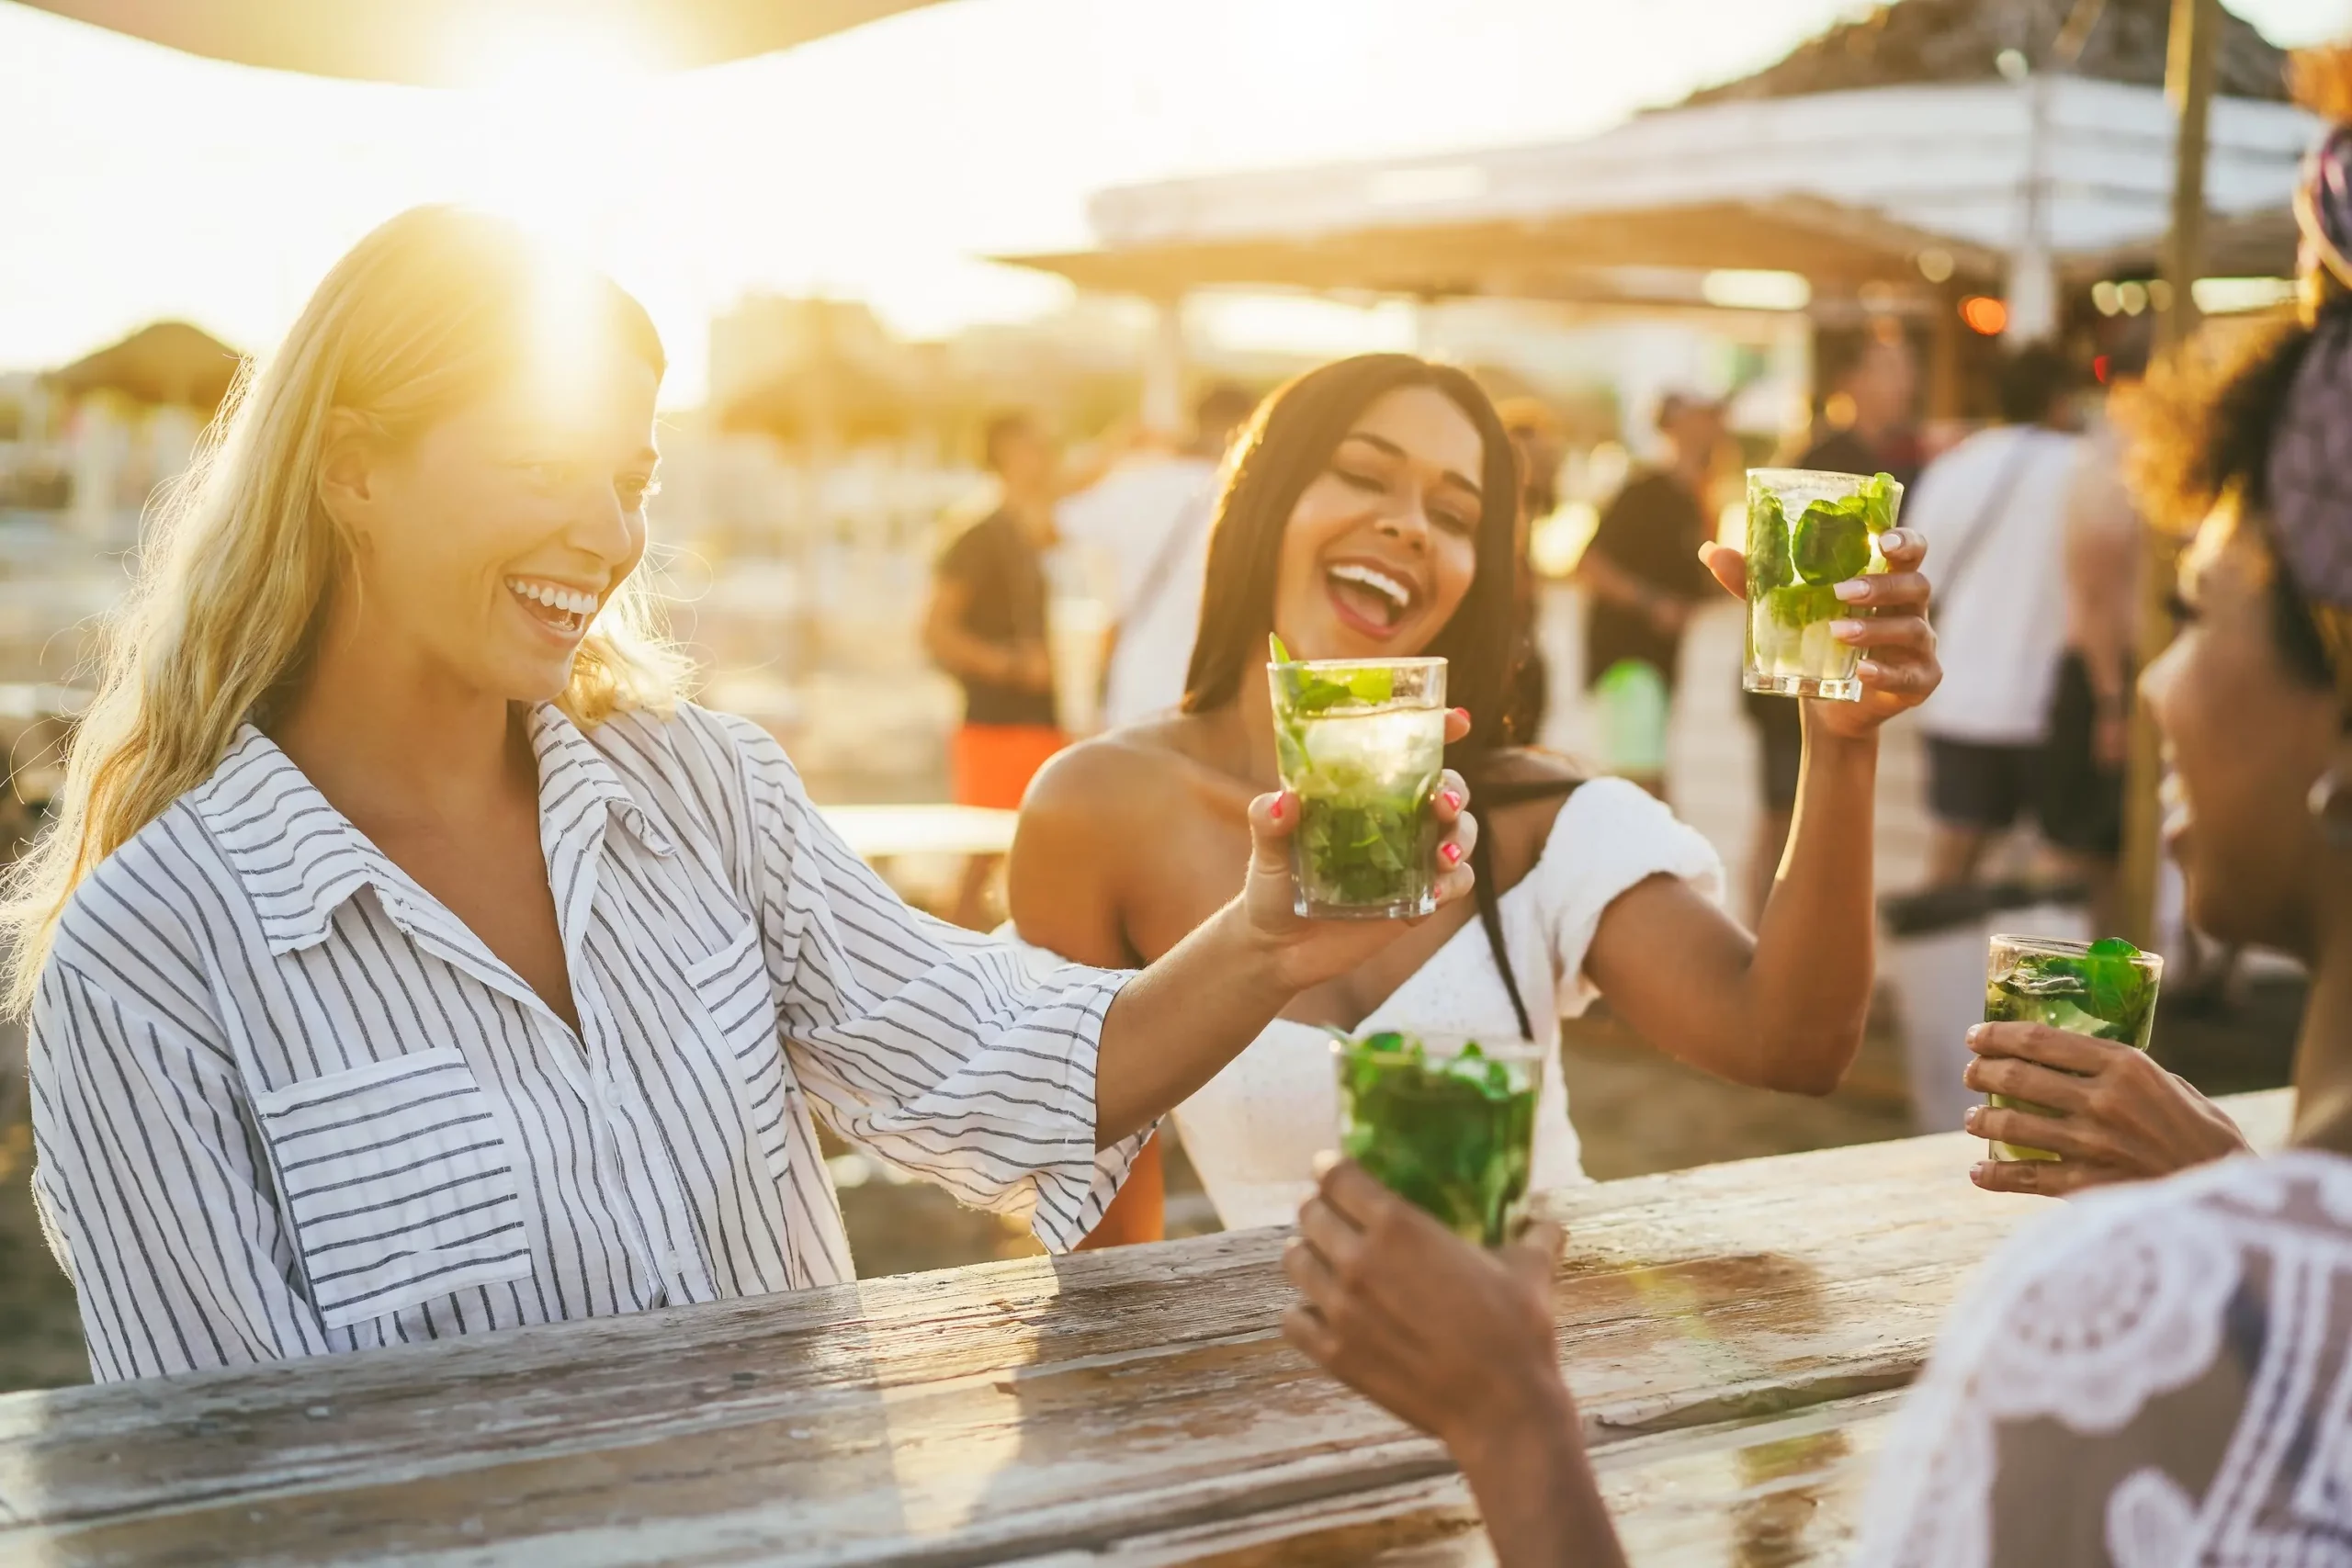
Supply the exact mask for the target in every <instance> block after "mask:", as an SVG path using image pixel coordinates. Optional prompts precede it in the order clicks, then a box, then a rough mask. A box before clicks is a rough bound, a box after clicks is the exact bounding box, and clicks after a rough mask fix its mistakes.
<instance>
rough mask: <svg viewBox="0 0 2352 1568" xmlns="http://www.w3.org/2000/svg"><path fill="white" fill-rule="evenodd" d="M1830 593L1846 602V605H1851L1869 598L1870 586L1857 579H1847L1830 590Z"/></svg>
mask: <svg viewBox="0 0 2352 1568" xmlns="http://www.w3.org/2000/svg"><path fill="white" fill-rule="evenodd" d="M1830 592H1832V593H1835V594H1837V595H1838V598H1840V599H1843V600H1844V601H1846V603H1847V604H1854V603H1856V602H1857V601H1859V600H1863V599H1867V598H1869V597H1870V596H1871V585H1870V584H1869V583H1867V582H1864V581H1862V580H1861V579H1860V578H1859V577H1849V578H1848V579H1847V580H1846V581H1843V582H1841V583H1839V584H1838V586H1837V587H1835V588H1833V589H1831V590H1830Z"/></svg>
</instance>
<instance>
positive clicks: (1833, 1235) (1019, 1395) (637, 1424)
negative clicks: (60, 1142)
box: [0, 1105, 2283, 1564]
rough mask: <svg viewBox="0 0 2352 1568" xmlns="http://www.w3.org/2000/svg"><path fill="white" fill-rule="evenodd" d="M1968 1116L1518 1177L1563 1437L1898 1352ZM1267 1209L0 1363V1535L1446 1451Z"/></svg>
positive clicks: (1026, 1499)
mask: <svg viewBox="0 0 2352 1568" xmlns="http://www.w3.org/2000/svg"><path fill="white" fill-rule="evenodd" d="M2238 1113H2239V1114H2240V1116H2241V1120H2242V1121H2245V1122H2248V1123H2249V1124H2250V1126H2253V1127H2254V1128H2255V1130H2256V1131H2257V1132H2262V1133H2265V1134H2266V1135H2267V1128H2268V1125H2269V1122H2279V1121H2281V1120H2282V1119H2283V1111H2281V1110H2278V1109H2276V1108H2271V1107H2266V1106H2264V1105H2255V1106H2241V1107H2239V1108H2238ZM2266 1117H2267V1118H2268V1122H2266V1121H2265V1118H2266ZM1978 1147H1979V1145H1973V1144H1971V1143H1968V1142H1966V1141H1964V1140H1962V1139H1960V1138H1958V1137H1957V1136H1953V1137H1946V1138H1938V1139H1917V1140H1908V1141H1905V1142H1903V1143H1897V1144H1887V1145H1873V1146H1870V1147H1865V1148H1858V1149H1840V1150H1828V1151H1823V1152H1821V1153H1818V1154H1813V1155H1803V1156H1790V1157H1787V1158H1783V1159H1778V1160H1762V1161H1754V1162H1748V1163H1747V1164H1743V1165H1732V1166H1719V1167H1712V1168H1705V1169H1702V1170H1697V1171H1689V1172H1681V1173H1678V1174H1675V1175H1671V1176H1663V1177H1652V1178H1645V1179H1640V1180H1635V1181H1627V1182H1618V1183H1611V1184H1607V1185H1603V1186H1599V1187H1593V1188H1587V1189H1579V1190H1569V1191H1566V1192H1563V1193H1559V1194H1553V1195H1548V1196H1547V1199H1546V1205H1547V1207H1548V1208H1549V1209H1550V1210H1551V1211H1552V1212H1553V1213H1556V1214H1557V1215H1558V1216H1559V1217H1561V1218H1562V1219H1564V1220H1565V1221H1566V1223H1567V1224H1569V1226H1570V1229H1571V1235H1572V1240H1571V1245H1570V1250H1569V1254H1568V1256H1567V1257H1566V1258H1565V1259H1564V1261H1563V1265H1562V1270H1561V1296H1560V1334H1561V1347H1562V1353H1563V1357H1564V1359H1565V1360H1566V1364H1567V1366H1568V1368H1569V1371H1570V1375H1571V1376H1572V1377H1573V1378H1574V1379H1575V1381H1576V1384H1577V1390H1578V1393H1579V1396H1580V1398H1581V1399H1582V1401H1583V1404H1584V1407H1585V1409H1586V1410H1587V1411H1588V1412H1589V1417H1590V1419H1591V1420H1592V1422H1593V1426H1594V1433H1593V1436H1594V1440H1595V1442H1596V1445H1598V1446H1603V1447H1605V1446H1607V1445H1610V1444H1613V1443H1619V1442H1623V1441H1625V1440H1627V1439H1628V1438H1634V1437H1637V1436H1639V1435H1641V1434H1645V1433H1655V1432H1670V1431H1678V1430H1687V1429H1689V1428H1691V1427H1698V1426H1702V1425H1705V1424H1709V1423H1715V1422H1721V1421H1724V1420H1727V1419H1734V1418H1750V1417H1759V1416H1776V1415H1784V1414H1786V1413H1789V1412H1791V1411H1795V1410H1801V1409H1804V1408H1806V1407H1808V1406H1812V1405H1815V1404H1824V1403H1826V1402H1831V1401H1837V1400H1841V1399H1846V1398H1849V1397H1851V1396H1853V1395H1856V1394H1860V1393H1868V1392H1871V1391H1873V1390H1881V1389H1888V1388H1894V1387H1897V1386H1899V1385H1900V1384H1901V1383H1903V1382H1905V1381H1907V1380H1908V1379H1909V1378H1910V1377H1911V1376H1912V1375H1913V1373H1914V1371H1916V1369H1917V1365H1918V1362H1919V1359H1920V1358H1921V1356H1922V1355H1923V1354H1924V1352H1925V1349H1926V1348H1927V1346H1928V1343H1929V1342H1930V1340H1931V1339H1932V1337H1933V1336H1934V1334H1935V1332H1936V1330H1937V1327H1938V1325H1939V1323H1940V1321H1941V1318H1942V1316H1943V1314H1944V1313H1945V1311H1946V1309H1947V1308H1948V1306H1949V1304H1950V1302H1951V1296H1952V1293H1953V1292H1954V1290H1955V1288H1956V1287H1957V1285H1958V1283H1959V1281H1960V1280H1961V1279H1962V1276H1963V1275H1964V1274H1965V1273H1966V1272H1967V1271H1968V1269H1971V1268H1972V1267H1973V1265H1974V1263H1975V1262H1976V1261H1978V1260H1979V1259H1980V1258H1982V1257H1983V1256H1984V1255H1985V1252H1986V1251H1987V1250H1989V1249H1990V1247H1993V1246H1994V1245H1996V1243H1997V1241H1998V1240H1999V1238H2000V1237H2001V1236H2002V1235H2005V1234H2006V1233H2007V1231H2008V1230H2009V1229H2010V1228H2011V1226H2012V1225H2014V1224H2015V1223H2016V1222H2017V1221H2018V1218H2019V1217H2020V1216H2022V1215H2024V1214H2026V1213H2032V1212H2033V1211H2034V1209H2035V1208H2036V1207H2037V1204H2036V1203H2035V1201H2031V1200H2015V1199H2001V1198H1995V1197H1991V1196H1989V1195H1986V1194H1983V1193H1979V1192H1976V1191H1974V1190H1973V1189H1971V1188H1970V1187H1969V1186H1968V1185H1967V1183H1966V1180H1965V1175H1964V1172H1965V1168H1966V1166H1967V1164H1968V1163H1969V1162H1970V1161H1971V1160H1972V1159H1973V1158H1975V1157H1977V1156H1976V1150H1977V1148H1978ZM1282 1242H1283V1236H1282V1235H1281V1233H1278V1232H1260V1233H1242V1234H1239V1235H1227V1236H1216V1237H1207V1238H1202V1239H1201V1240H1198V1241H1192V1242H1180V1243H1173V1244H1169V1245H1166V1246H1162V1247H1144V1248H1135V1249H1131V1250H1128V1251H1125V1252H1119V1253H1108V1254H1091V1255H1086V1256H1083V1257H1079V1258H1064V1259H1057V1260H1046V1259H1023V1260H1019V1261H1015V1262H1011V1263H1003V1264H992V1265H984V1266H981V1267H979V1268H976V1269H961V1270H951V1271H947V1272H944V1273H941V1274H934V1275H927V1276H914V1277H909V1278H902V1279H893V1280H872V1281H865V1282H861V1283H858V1284H855V1285H849V1286H842V1287H837V1288H835V1289H831V1290H827V1291H819V1292H806V1293H803V1294H800V1295H797V1296H789V1297H776V1298H770V1299H766V1300H763V1301H758V1302H749V1303H726V1304H723V1305H719V1306H715V1307H709V1308H700V1309H693V1310H689V1311H682V1312H674V1313H662V1314H645V1315H642V1316H639V1317H631V1318H617V1319H611V1320H607V1321H605V1322H601V1323H594V1324H585V1325H564V1326H560V1327H554V1328H548V1329H541V1330H528V1331H523V1332H519V1333H515V1334H512V1335H504V1336H497V1337H488V1338H480V1339H469V1340H464V1341H458V1342H456V1343H453V1344H447V1345H441V1346H430V1347H416V1348H407V1349H403V1350H396V1351H389V1352H381V1353H377V1354H371V1355H365V1356H357V1357H347V1358H335V1359H322V1360H316V1361H309V1362H300V1363H293V1364H288V1365H284V1366H278V1367H272V1368H266V1369H262V1370H259V1371H246V1372H238V1373H227V1374H208V1375H205V1376H201V1377H195V1378H187V1379H178V1380H172V1381H169V1382H146V1383H137V1384H130V1385H123V1386H119V1387H114V1388H105V1389H82V1390H69V1391H62V1392H57V1393H35V1394H23V1395H17V1396H13V1397H10V1398H6V1399H0V1557H6V1556H11V1555H14V1554H17V1553H28V1554H29V1553H38V1554H40V1555H42V1557H43V1560H44V1561H47V1562H59V1563H81V1562H94V1563H95V1562H122V1563H138V1562H164V1561H170V1562H191V1563H192V1562H315V1561H321V1560H323V1559H326V1558H330V1557H332V1558H334V1559H335V1560H338V1561H345V1562H389V1561H393V1560H400V1561H420V1562H435V1561H447V1562H545V1561H554V1560H560V1561H564V1562H616V1563H617V1562H663V1563H677V1564H685V1563H715V1562H745V1561H752V1560H758V1561H762V1562H875V1563H883V1562H888V1563H908V1564H911V1563H939V1564H947V1563H964V1562H974V1563H977V1562H1001V1561H1006V1560H1008V1559H1013V1558H1019V1557H1023V1556H1037V1555H1040V1554H1044V1553H1050V1552H1053V1551H1063V1550H1074V1551H1094V1550H1098V1549H1104V1548H1108V1547H1111V1546H1114V1545H1115V1544H1116V1543H1118V1542H1120V1541H1123V1540H1130V1539H1134V1538H1136V1537H1138V1536H1142V1535H1148V1534H1149V1533H1151V1532H1154V1531H1159V1532H1167V1531H1173V1530H1181V1529H1188V1528H1193V1527H1197V1526H1203V1525H1207V1524H1210V1523H1212V1522H1214V1521H1216V1520H1220V1519H1227V1518H1232V1517H1244V1516H1250V1515H1258V1514H1265V1513H1267V1512H1269V1511H1270V1510H1276V1509H1282V1508H1287V1507H1295V1506H1306V1505H1308V1504H1311V1503H1313V1502H1315V1501H1316V1500H1317V1499H1323V1498H1342V1497H1348V1496H1351V1495H1360V1494H1363V1493H1367V1492H1371V1491H1374V1490H1377V1489H1379V1488H1381V1487H1385V1486H1394V1485H1399V1484H1405V1483H1414V1482H1417V1481H1421V1480H1425V1479H1428V1478H1430V1477H1436V1476H1440V1475H1442V1474H1443V1473H1445V1472H1446V1470H1447V1465H1446V1461H1445V1459H1444V1457H1443V1455H1442V1452H1440V1451H1439V1450H1437V1449H1436V1448H1435V1447H1434V1446H1433V1445H1431V1444H1430V1443H1428V1442H1427V1441H1426V1440H1424V1439H1421V1438H1418V1437H1417V1436H1414V1435H1412V1434H1409V1433H1408V1432H1406V1431H1404V1430H1403V1429H1402V1428H1400V1427H1397V1426H1396V1425H1395V1424H1394V1423H1392V1422H1390V1421H1389V1420H1387V1419H1386V1418H1385V1416H1381V1415H1379V1414H1378V1413H1377V1412H1375V1411H1374V1410H1372V1409H1371V1408H1370V1407H1368V1406H1366V1405H1365V1404H1363V1403H1362V1402H1361V1401H1358V1400H1356V1399H1355V1398H1354V1397H1353V1396H1352V1395H1351V1394H1349V1393H1346V1391H1344V1390H1341V1389H1340V1388H1338V1387H1337V1386H1336V1385H1334V1384H1332V1383H1331V1382H1329V1381H1328V1380H1326V1379H1324V1378H1322V1377H1321V1376H1320V1375H1319V1374H1318V1373H1317V1372H1316V1371H1314V1370H1313V1369H1312V1368H1311V1367H1309V1366H1307V1365H1306V1363H1305V1362H1304V1361H1303V1360H1301V1359H1299V1358H1297V1357H1296V1356H1295V1355H1293V1354H1292V1353H1291V1352H1290V1351H1289V1350H1288V1349H1287V1348H1286V1347H1284V1346H1283V1345H1282V1344H1281V1343H1280V1340H1279V1337H1278V1335H1277V1332H1276V1327H1275V1322H1276V1318H1277V1317H1278V1315H1279V1313H1280V1311H1281V1308H1282V1306H1283V1304H1284V1303H1285V1302H1286V1301H1287V1300H1288V1291H1287V1288H1286V1286H1285V1285H1284V1284H1283V1280H1282V1279H1281V1277H1280V1274H1279V1271H1278V1268H1277V1260H1278V1258H1279V1251H1280V1247H1281V1245H1282Z"/></svg>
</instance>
